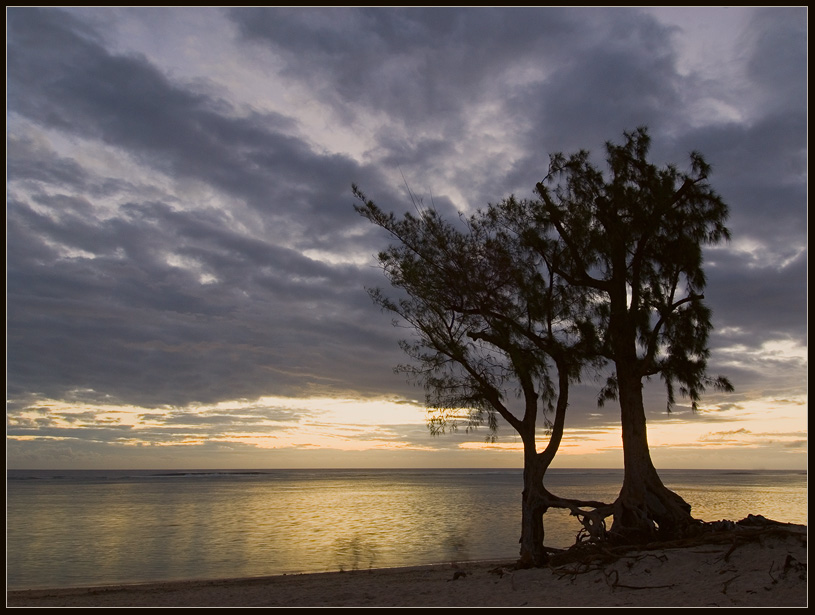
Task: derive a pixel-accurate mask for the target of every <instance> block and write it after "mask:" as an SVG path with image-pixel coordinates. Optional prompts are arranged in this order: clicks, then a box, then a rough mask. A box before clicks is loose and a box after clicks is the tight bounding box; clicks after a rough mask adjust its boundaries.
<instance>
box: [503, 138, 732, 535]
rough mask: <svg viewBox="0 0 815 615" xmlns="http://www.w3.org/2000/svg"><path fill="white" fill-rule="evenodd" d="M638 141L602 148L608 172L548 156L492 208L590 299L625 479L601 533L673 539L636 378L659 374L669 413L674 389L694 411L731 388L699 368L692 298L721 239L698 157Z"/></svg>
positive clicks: (698, 320)
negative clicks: (530, 194) (674, 159)
mask: <svg viewBox="0 0 815 615" xmlns="http://www.w3.org/2000/svg"><path fill="white" fill-rule="evenodd" d="M649 147H650V137H649V135H648V131H647V129H645V128H639V129H637V130H636V131H634V132H632V133H625V134H624V142H623V143H622V144H621V145H615V144H614V143H611V142H609V143H607V144H606V153H607V157H606V160H607V162H608V172H607V176H606V175H604V174H603V172H601V171H600V170H598V169H597V168H596V167H595V166H593V164H592V163H591V162H590V159H589V154H588V152H586V151H580V152H578V153H576V154H573V155H571V156H569V157H565V156H564V155H562V154H555V155H552V156H551V157H550V167H549V173H548V175H547V176H546V178H545V179H544V180H543V181H542V182H540V183H538V184H537V186H536V193H537V197H538V198H536V199H534V200H530V201H521V202H518V201H515V200H514V199H509V200H507V201H504V202H503V203H501V204H499V205H497V206H495V207H494V213H493V215H494V216H495V217H498V218H500V219H501V220H502V221H503V222H504V224H506V225H508V226H510V227H511V228H514V229H515V231H516V232H517V234H519V235H521V236H523V237H524V239H525V241H526V243H527V245H529V246H530V247H532V248H533V249H534V250H535V251H536V252H537V254H539V255H540V256H541V258H542V259H543V260H544V261H545V262H546V265H547V267H548V268H549V270H551V271H552V272H553V273H554V275H555V276H556V277H557V278H559V280H560V281H561V282H562V283H563V284H565V285H568V286H569V287H571V288H573V289H582V292H584V293H585V296H586V302H587V303H589V304H591V305H592V310H593V312H594V317H593V318H594V326H595V335H594V337H595V339H596V340H597V342H598V344H597V346H596V353H597V355H598V356H601V357H604V358H605V359H607V360H608V361H609V362H610V364H612V365H613V366H614V368H615V372H614V373H613V375H612V376H610V377H609V378H608V381H607V383H606V386H605V387H604V388H603V390H602V391H601V394H600V396H599V402H600V403H601V404H602V403H603V402H604V401H607V400H618V401H619V404H620V419H621V426H622V442H623V451H624V461H625V477H624V481H623V485H622V489H621V491H620V494H619V497H618V498H617V500H616V502H615V504H614V524H613V526H612V528H611V533H612V535H613V536H615V537H617V538H619V539H623V540H642V539H651V538H656V537H674V536H679V535H682V534H683V533H684V532H685V531H686V530H688V529H689V528H690V527H692V526H694V525H695V524H696V521H695V520H694V519H693V517H692V516H691V512H690V511H691V507H690V506H689V505H688V504H687V503H686V502H685V501H684V500H683V499H682V498H681V497H680V496H679V495H677V494H676V493H674V492H672V491H671V490H670V489H668V488H667V487H665V486H664V485H663V483H662V481H661V480H660V478H659V475H658V473H657V471H656V469H655V467H654V464H653V462H652V460H651V454H650V450H649V447H648V436H647V429H646V417H645V408H644V403H643V382H644V381H645V380H647V379H649V378H651V377H652V376H657V375H659V376H660V377H661V379H662V380H663V381H664V383H665V385H666V387H667V400H668V410H669V411H670V408H671V406H672V405H673V404H674V402H675V396H674V394H675V387H676V386H677V385H678V386H679V390H680V393H681V394H682V395H684V396H686V397H688V398H689V399H690V401H691V405H692V407H693V409H694V410H695V409H696V406H697V402H698V400H699V398H700V395H701V394H702V393H703V392H704V390H705V387H706V386H710V385H712V386H714V387H716V388H719V389H721V390H726V391H729V390H732V386H731V384H730V383H729V381H728V380H727V379H726V378H722V377H718V378H710V377H709V376H708V375H707V359H708V357H709V350H708V335H709V332H710V330H711V327H712V325H711V313H710V311H709V309H708V308H707V307H706V306H705V304H704V295H703V294H702V291H703V290H704V287H705V275H704V271H703V267H702V264H703V258H702V257H703V254H702V250H703V247H704V246H705V245H711V244H716V243H718V242H720V241H722V240H727V239H729V231H728V229H727V227H726V226H725V221H726V219H727V215H728V209H727V206H726V205H725V204H724V202H723V201H722V200H721V198H720V197H719V195H717V194H716V193H715V192H714V191H713V189H712V188H711V187H710V185H709V184H708V182H707V177H708V174H709V173H710V166H709V165H708V164H707V163H706V162H705V160H704V159H703V157H702V156H701V155H700V154H698V153H696V152H693V153H691V154H690V168H689V171H688V172H680V171H679V170H678V169H677V168H676V167H675V166H673V165H668V166H666V167H663V168H658V167H657V166H655V165H653V164H651V163H649V162H648V161H647V154H648V151H649Z"/></svg>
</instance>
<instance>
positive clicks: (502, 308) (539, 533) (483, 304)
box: [353, 186, 608, 566]
mask: <svg viewBox="0 0 815 615" xmlns="http://www.w3.org/2000/svg"><path fill="white" fill-rule="evenodd" d="M353 190H354V194H355V195H356V197H357V198H358V199H359V200H360V201H361V203H362V204H361V205H358V206H355V209H356V210H357V211H358V213H360V214H361V215H362V216H364V217H365V218H367V219H368V220H370V221H371V222H373V223H374V224H376V225H378V226H380V227H382V228H383V229H385V230H387V231H388V232H389V233H390V234H391V236H392V237H393V238H395V239H396V240H397V242H398V243H397V244H396V245H392V246H391V247H389V248H388V249H387V250H385V251H383V252H381V253H380V254H379V256H378V258H379V262H380V264H381V266H382V268H383V270H384V272H385V274H386V276H387V278H388V279H389V280H390V282H391V284H392V285H393V286H394V287H395V288H397V289H401V290H402V291H404V296H403V297H402V298H400V299H392V298H389V297H388V296H386V295H385V293H383V292H382V291H381V290H380V289H372V290H369V293H370V295H371V297H372V298H373V299H374V301H375V302H376V303H377V304H378V305H380V306H381V307H382V308H383V309H384V310H386V311H388V312H391V313H393V314H395V315H397V316H398V317H399V319H400V321H403V322H405V323H407V324H408V326H409V327H410V328H412V329H413V331H414V332H415V337H414V339H413V340H406V341H403V342H402V344H401V345H402V348H403V349H404V351H405V352H406V353H407V354H408V355H409V356H410V357H411V358H412V359H413V360H414V362H413V363H412V364H410V365H405V366H400V367H399V368H398V370H399V371H403V372H406V373H408V374H410V375H411V376H413V377H415V378H416V379H417V380H418V381H419V382H421V383H422V384H423V385H424V387H425V391H426V402H427V405H428V408H430V409H431V411H432V413H431V415H430V417H431V418H430V420H429V426H430V429H431V432H432V433H441V432H443V431H444V430H445V429H447V428H455V426H456V423H457V421H458V420H459V419H462V420H464V421H465V422H466V423H467V424H468V426H474V425H477V424H481V423H483V422H486V423H487V425H488V426H489V428H490V434H491V436H494V434H495V432H496V430H497V425H498V420H497V417H498V416H500V417H503V419H505V420H506V422H507V423H509V425H511V426H512V428H513V429H515V430H516V431H517V432H518V434H519V435H520V438H521V441H522V443H523V451H524V453H523V454H524V472H523V481H524V483H523V484H524V488H523V493H522V515H521V517H522V518H521V540H520V543H521V550H520V560H519V564H520V565H524V566H530V565H543V564H545V563H546V561H547V552H546V550H545V548H544V543H543V541H544V526H543V515H544V513H545V512H546V511H547V510H548V509H549V508H550V507H561V508H568V509H569V510H571V511H572V513H573V514H574V515H576V516H577V517H578V518H579V519H580V520H581V522H582V523H583V525H584V527H585V529H586V530H587V534H589V535H592V534H596V533H597V532H598V527H597V523H598V520H599V523H602V517H598V515H597V513H596V509H597V508H598V507H605V508H608V505H606V504H603V503H601V502H593V501H581V500H576V499H566V498H559V497H557V496H555V495H554V494H552V493H550V492H549V491H548V490H547V489H546V488H545V486H544V476H545V473H546V470H547V469H548V467H549V465H550V464H551V462H552V460H553V459H554V456H555V453H556V452H557V449H558V447H559V445H560V442H561V438H562V435H563V429H564V424H565V415H566V407H567V405H568V396H569V384H570V383H571V382H573V381H575V380H577V379H578V378H579V376H580V371H581V368H582V366H583V364H584V363H585V362H586V361H588V360H589V357H588V356H587V355H586V354H585V349H587V348H591V347H592V344H590V343H587V340H588V339H590V335H583V334H581V333H580V330H579V329H580V326H581V323H579V322H578V321H577V320H576V319H575V318H574V314H575V313H578V312H582V311H585V310H578V309H577V308H578V305H577V304H578V303H579V302H580V301H582V300H583V295H582V294H580V293H570V292H568V291H569V289H568V288H560V289H558V288H556V287H555V286H553V285H552V284H551V283H550V282H551V279H550V278H547V275H549V274H550V273H551V272H549V270H548V269H547V268H546V267H545V263H544V261H543V259H542V258H541V256H540V255H538V254H537V253H536V252H535V251H534V250H532V249H530V247H529V246H527V245H525V244H524V243H523V242H521V241H520V238H519V237H518V236H516V235H513V234H511V233H510V234H508V233H507V232H506V230H505V229H503V228H502V227H501V226H500V224H498V222H499V220H498V218H495V217H492V216H490V215H488V214H485V213H482V212H479V213H478V214H476V215H475V216H472V217H471V218H469V219H468V220H462V222H463V224H462V226H461V228H460V229H457V228H456V227H454V226H453V225H452V224H450V223H448V222H445V221H444V220H442V219H441V217H440V216H439V215H438V214H437V213H436V212H435V210H433V209H420V210H419V215H418V216H413V215H410V214H406V215H405V216H404V218H403V219H397V218H396V217H395V216H394V215H393V214H392V213H391V214H386V213H384V212H383V211H382V210H381V209H379V207H377V206H376V205H375V204H374V203H373V202H372V201H370V200H368V199H367V198H366V197H365V195H364V194H363V193H362V192H361V191H360V190H359V189H358V188H357V187H356V186H354V187H353ZM414 204H415V203H414ZM395 324H396V323H395ZM513 390H514V392H516V393H517V396H513V395H512V394H511V393H512V392H513ZM552 414H553V416H552ZM541 415H543V418H544V422H545V424H546V426H548V427H549V429H550V437H549V439H548V442H547V444H546V445H545V447H544V448H543V450H541V451H538V450H537V447H538V437H539V417H540V416H541ZM548 416H552V419H551V420H549V419H548V418H547V417H548ZM586 507H588V509H586Z"/></svg>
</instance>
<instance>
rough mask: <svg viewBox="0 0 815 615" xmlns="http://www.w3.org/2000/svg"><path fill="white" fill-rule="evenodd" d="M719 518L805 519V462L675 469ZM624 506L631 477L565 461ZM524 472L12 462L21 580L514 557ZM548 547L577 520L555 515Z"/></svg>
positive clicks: (70, 583)
mask: <svg viewBox="0 0 815 615" xmlns="http://www.w3.org/2000/svg"><path fill="white" fill-rule="evenodd" d="M660 475H661V477H662V479H663V482H664V483H665V484H666V485H667V486H669V487H670V488H672V489H673V490H674V491H676V492H677V493H679V494H680V495H681V496H682V497H683V498H684V499H685V500H686V501H687V502H688V503H690V504H691V505H692V507H693V515H694V517H696V518H699V519H703V520H705V521H717V520H720V519H730V520H733V521H737V520H739V519H743V518H744V517H746V516H747V515H748V514H760V515H764V516H765V517H768V518H771V519H775V520H777V521H783V522H789V523H800V524H806V523H807V473H806V471H740V470H663V471H661V472H660ZM547 479H548V480H547V487H548V488H549V489H550V490H551V491H553V492H554V493H556V494H558V495H562V496H567V497H569V496H571V497H584V498H587V499H589V498H590V499H595V500H601V501H607V502H611V501H613V500H614V498H615V496H616V494H617V492H618V491H619V488H620V484H621V481H622V471H621V470H577V469H575V470H564V469H560V470H559V469H554V470H550V471H549V473H548V474H547ZM521 489H522V480H521V471H520V470H515V469H475V470H463V469H435V470H424V469H422V470H415V469H412V470H407V469H406V470H247V471H240V470H225V471H220V470H219V471H206V470H200V471H191V470H182V471H172V470H168V471H160V470H136V471H118V470H117V471H101V470H82V471H45V470H9V471H8V472H7V483H6V513H7V515H6V549H7V552H6V563H7V568H6V569H7V588H8V589H28V588H43V587H74V586H97V585H110V584H119V583H140V582H149V581H168V580H182V579H210V578H226V577H253V576H267V575H276V574H287V573H301V572H327V571H339V570H357V569H369V568H389V567H400V566H416V565H424V564H436V563H446V562H452V561H467V560H493V559H509V560H511V559H514V558H515V557H517V555H518V538H519V536H520V515H521V510H520V503H521ZM544 523H545V529H546V539H545V541H544V542H545V544H546V545H547V546H549V547H567V546H569V545H571V544H572V543H573V542H574V539H575V535H576V533H577V531H578V530H579V525H578V522H577V521H576V520H575V519H574V518H573V517H570V516H569V515H568V513H566V512H564V511H556V512H549V513H547V514H546V516H545V517H544Z"/></svg>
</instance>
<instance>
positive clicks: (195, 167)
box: [8, 10, 373, 247]
mask: <svg viewBox="0 0 815 615" xmlns="http://www.w3.org/2000/svg"><path fill="white" fill-rule="evenodd" d="M42 41H48V44H45V45H43V44H41V43H42ZM33 46H38V49H37V52H36V53H32V52H31V48H32V47H33ZM8 81H9V84H10V86H11V87H9V94H8V107H9V111H10V112H12V113H16V114H20V115H22V116H25V117H26V118H29V119H31V120H32V121H34V122H37V123H38V124H40V125H42V126H44V127H48V128H54V129H58V130H61V131H64V132H65V133H67V134H69V135H73V136H76V137H81V138H87V139H98V140H100V141H102V142H104V143H106V144H109V145H112V146H115V147H117V148H121V149H122V150H124V151H127V152H128V153H129V154H130V155H131V156H133V157H134V158H135V159H136V160H137V161H138V162H139V163H140V164H143V165H145V166H147V167H149V168H152V169H154V170H156V171H158V172H160V173H162V174H164V175H167V176H170V177H173V178H190V179H195V180H198V181H202V182H205V183H207V184H209V185H211V186H213V187H214V188H216V189H218V190H220V191H223V192H224V193H226V194H228V195H231V196H232V197H234V198H237V199H240V200H242V201H245V202H246V203H248V204H249V205H250V206H251V207H253V208H256V209H257V210H259V211H260V212H261V213H262V214H263V216H264V221H265V223H266V225H267V228H268V230H269V233H270V234H273V233H274V230H275V225H277V224H280V223H281V222H282V223H286V224H287V225H288V226H289V227H291V228H292V229H293V230H297V231H298V232H299V234H301V235H304V234H305V233H306V232H307V233H308V237H300V238H297V237H295V238H293V239H295V240H296V241H298V243H299V245H300V246H301V247H306V246H307V245H311V244H312V243H314V241H315V240H321V241H323V242H327V241H328V237H329V236H330V239H331V241H332V242H336V241H338V236H337V231H338V230H341V229H342V228H347V227H349V226H354V225H358V224H359V220H357V219H354V218H353V217H351V216H349V215H348V209H347V207H343V205H344V204H346V203H347V202H348V197H347V195H348V187H349V184H350V181H354V180H355V179H356V180H360V181H361V180H362V179H364V177H365V176H368V177H369V178H372V176H373V174H372V173H370V172H367V173H366V172H364V171H363V170H361V169H360V168H359V167H358V165H356V164H355V163H354V162H353V161H351V160H350V159H347V158H344V157H342V156H330V155H328V156H326V155H322V154H317V153H314V152H313V151H312V150H311V148H310V147H309V146H308V145H307V144H306V143H305V142H304V141H302V140H300V139H298V138H295V137H291V136H289V135H287V134H285V133H284V132H282V131H283V130H288V129H289V128H291V126H292V124H293V121H292V120H291V119H289V118H285V117H282V116H280V115H279V114H268V113H266V114H260V113H252V114H249V115H245V116H240V117H239V116H237V114H236V111H235V110H234V109H232V108H231V107H230V105H229V104H228V103H226V102H225V101H223V100H214V99H212V98H211V97H210V96H208V95H206V94H202V93H198V92H195V91H194V90H192V89H189V88H185V87H184V86H183V85H180V84H176V83H173V82H171V81H170V80H169V79H168V78H167V77H165V76H164V75H163V74H162V73H161V72H160V71H159V70H158V69H157V68H156V67H154V66H153V65H151V64H150V63H149V62H148V61H147V60H146V59H145V58H143V57H138V56H123V55H114V54H111V53H109V52H108V51H107V50H106V49H105V48H103V47H102V46H101V44H99V43H98V42H97V41H94V40H89V39H87V38H85V37H84V36H83V35H82V34H81V32H80V31H79V25H78V24H76V21H75V20H74V19H72V18H71V17H70V16H69V15H65V14H63V13H61V12H58V11H46V10H42V11H40V10H14V11H10V12H9V43H8ZM68 164H70V163H68ZM54 172H59V169H58V170H55V171H54ZM360 176H362V177H360Z"/></svg>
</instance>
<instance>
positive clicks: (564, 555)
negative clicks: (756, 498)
mask: <svg viewBox="0 0 815 615" xmlns="http://www.w3.org/2000/svg"><path fill="white" fill-rule="evenodd" d="M799 527H800V526H796V525H794V524H790V523H781V522H778V521H772V520H770V519H766V518H764V517H762V516H760V515H759V516H754V515H748V517H746V518H745V519H742V520H741V521H738V522H733V521H713V522H708V523H705V522H701V521H700V522H699V525H698V526H694V530H695V531H694V533H693V535H689V536H686V537H684V538H681V539H678V540H669V541H655V542H647V543H640V544H636V543H634V544H623V545H617V544H610V543H609V542H604V541H601V542H586V541H580V540H578V541H577V542H576V543H575V544H574V545H573V546H572V547H570V548H568V549H565V550H561V551H556V550H550V557H549V562H548V566H549V567H550V568H551V569H552V570H553V571H554V572H555V573H556V574H559V575H561V576H569V575H574V574H580V573H584V572H589V571H590V570H597V569H599V568H603V567H604V566H605V565H606V564H609V563H612V562H614V561H617V560H619V559H620V558H622V557H626V556H628V554H630V553H631V552H644V551H653V550H657V549H659V550H661V549H675V548H683V547H696V546H702V545H708V544H726V543H732V545H731V547H730V549H729V550H728V551H727V553H725V555H724V561H728V559H729V558H730V556H731V555H732V553H733V552H734V551H735V550H736V549H737V548H738V547H740V546H741V545H743V544H746V543H748V542H755V541H761V540H762V539H763V538H764V537H766V536H797V537H799V538H800V539H801V540H802V541H804V542H805V541H806V534H805V533H802V532H801V531H800V529H796V528H799ZM643 556H644V555H643ZM570 564H576V565H574V566H569V565H570ZM798 566H800V563H799V562H797V561H796V562H792V561H789V562H787V568H796V569H797V567H798Z"/></svg>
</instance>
